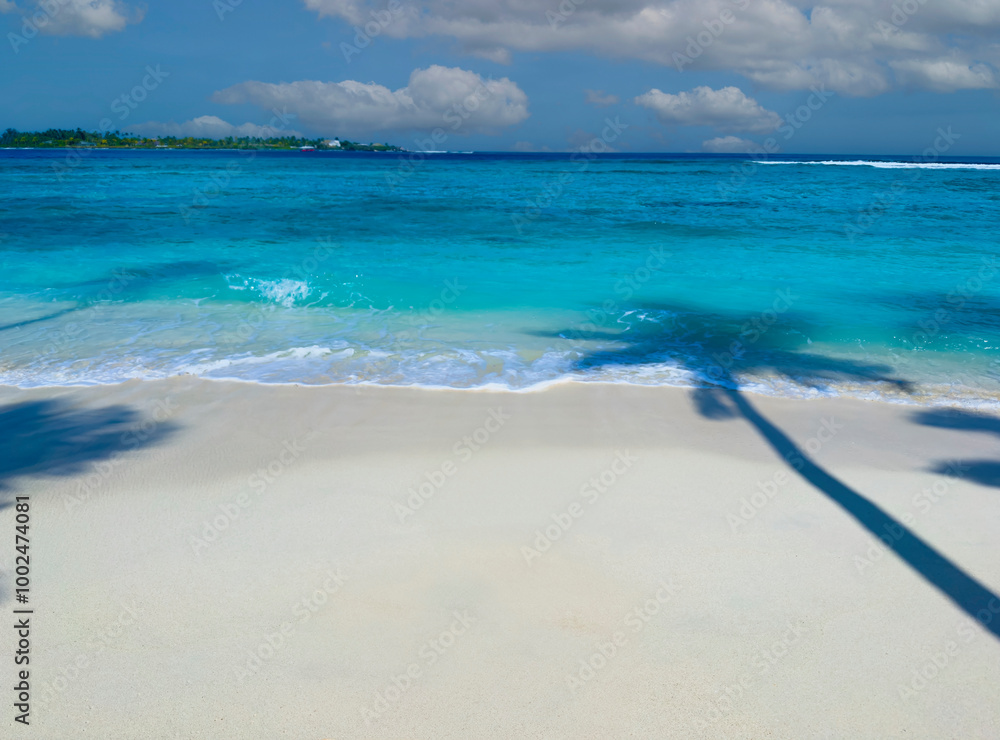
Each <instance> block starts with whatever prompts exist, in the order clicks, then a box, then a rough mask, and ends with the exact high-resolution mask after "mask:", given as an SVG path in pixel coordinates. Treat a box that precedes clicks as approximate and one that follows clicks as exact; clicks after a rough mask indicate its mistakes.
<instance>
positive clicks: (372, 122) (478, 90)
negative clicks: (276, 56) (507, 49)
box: [212, 65, 528, 135]
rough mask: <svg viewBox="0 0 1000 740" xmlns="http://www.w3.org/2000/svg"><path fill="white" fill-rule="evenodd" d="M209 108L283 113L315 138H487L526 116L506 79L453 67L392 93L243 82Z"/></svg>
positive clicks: (340, 85)
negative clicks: (380, 134)
mask: <svg viewBox="0 0 1000 740" xmlns="http://www.w3.org/2000/svg"><path fill="white" fill-rule="evenodd" d="M212 99H213V100H214V101H215V102H217V103H253V104H256V105H259V106H262V107H264V108H266V109H271V108H279V109H287V110H288V111H290V112H291V113H293V114H295V115H296V116H298V120H299V121H301V123H302V124H303V125H304V126H305V127H307V128H309V129H311V130H314V131H317V132H323V133H327V132H338V133H339V132H343V133H347V134H352V135H353V134H355V133H360V134H366V133H368V132H370V131H405V130H422V131H423V130H428V131H429V130H431V129H435V128H443V129H444V130H445V131H449V132H451V131H454V132H455V133H462V134H467V133H473V132H491V131H495V130H497V129H500V128H503V127H505V126H512V125H514V124H517V123H520V122H521V121H523V120H524V119H525V118H527V117H528V96H527V95H525V94H524V92H523V91H522V90H521V88H519V87H518V86H517V84H516V83H514V82H511V81H510V80H509V79H507V78H506V77H503V78H500V79H492V78H489V79H484V78H482V77H480V76H479V75H478V74H476V73H474V72H469V71H466V70H464V69H459V68H458V67H441V66H438V65H433V66H431V67H428V68H427V69H415V70H413V72H412V74H411V75H410V80H409V84H407V86H406V87H402V88H400V89H398V90H390V89H389V88H387V87H385V86H383V85H378V84H376V83H374V82H369V83H363V82H356V81H354V80H345V81H343V82H317V81H312V80H303V81H299V82H282V83H279V84H273V83H267V82H252V81H251V82H243V83H240V84H238V85H234V86H232V87H230V88H227V89H225V90H220V91H219V92H217V93H215V95H214V96H213V97H212Z"/></svg>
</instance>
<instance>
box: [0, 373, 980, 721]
mask: <svg viewBox="0 0 1000 740" xmlns="http://www.w3.org/2000/svg"><path fill="white" fill-rule="evenodd" d="M742 398H743V399H744V401H745V402H747V403H749V404H751V406H752V408H753V409H754V411H753V413H759V414H760V415H761V418H763V419H765V420H766V421H765V422H762V423H761V422H759V420H758V423H756V424H752V423H749V422H748V420H747V417H746V414H744V413H742V411H741V410H740V409H737V408H735V407H733V405H732V400H731V399H727V398H726V397H725V396H720V397H702V398H700V399H698V400H699V401H700V403H694V402H693V401H694V400H695V399H693V398H692V395H691V393H690V392H688V391H685V390H681V389H674V388H639V387H628V386H620V385H618V386H615V385H601V384H564V385H558V386H554V387H550V388H548V389H546V390H544V391H537V392H530V393H510V392H489V391H443V390H442V391H434V390H420V389H405V388H398V389H394V388H377V387H351V386H340V387H297V386H261V385H254V384H244V383H226V382H213V381H203V380H196V379H183V378H182V379H173V380H169V381H134V382H129V383H125V384H122V385H116V386H103V387H91V388H76V389H66V388H61V389H57V388H41V389H36V390H30V391H28V390H18V389H13V388H4V389H0V419H2V421H3V426H4V428H3V444H4V446H5V449H4V455H3V463H2V468H0V484H2V489H0V490H2V492H3V495H4V497H5V502H6V503H8V504H10V503H11V502H13V500H14V496H30V513H31V525H30V526H31V528H30V533H31V534H30V539H31V591H30V604H29V605H28V606H29V607H30V608H32V609H33V610H34V613H33V614H32V616H31V619H32V622H31V624H32V632H31V643H32V654H31V661H30V674H31V727H30V730H29V729H27V728H24V727H19V726H15V724H14V722H13V719H12V717H11V712H10V711H8V712H6V713H5V716H4V718H3V722H4V723H6V724H7V728H6V729H5V730H4V736H9V737H22V736H23V737H28V736H31V737H35V738H44V739H46V740H59V739H63V738H100V740H116V739H118V738H123V739H124V738H128V739H130V740H133V739H135V738H149V739H150V740H159V739H161V738H162V739H168V738H170V739H172V738H211V739H212V740H223V739H228V738H254V739H260V738H295V739H296V740H345V739H349V738H383V739H384V738H456V739H459V738H460V739H468V738H540V739H541V738H547V739H551V740H555V739H561V738H566V739H567V740H570V739H574V740H576V739H581V738H625V737H637V738H699V737H705V738H769V737H774V738H851V739H852V740H861V739H863V738H896V737H901V738H902V737H905V738H911V739H917V738H926V739H928V740H931V739H935V740H936V739H940V738H963V739H969V738H1000V701H998V687H1000V639H998V634H1000V600H995V601H993V602H990V600H989V595H991V594H996V593H1000V539H998V536H997V533H998V532H1000V489H998V488H997V487H996V486H995V485H990V482H991V481H990V478H989V476H988V474H984V473H983V471H984V470H986V471H989V470H991V468H989V465H990V464H993V465H995V464H996V461H997V460H1000V436H998V434H997V433H996V430H997V428H998V426H1000V422H998V421H997V420H996V419H992V420H990V419H988V418H987V417H975V416H972V415H969V414H964V415H959V416H957V417H955V419H957V420H958V421H956V422H955V423H952V421H950V420H949V419H950V417H947V415H946V414H945V412H943V411H935V410H929V409H927V408H926V407H923V408H922V407H917V406H904V405H891V404H883V403H875V402H862V401H850V400H839V399H838V400H832V399H831V400H826V399H823V400H808V401H807V400H788V399H774V398H764V397H752V396H744V397H742ZM762 424H763V426H762ZM767 425H773V429H775V430H779V432H775V433H774V435H773V436H772V437H771V438H770V440H769V439H768V435H767V434H766V433H762V429H772V427H769V426H767ZM779 434H780V435H784V437H783V438H784V439H785V440H787V441H790V442H791V443H793V444H794V445H795V446H796V449H798V450H799V451H800V452H803V451H804V452H807V453H809V461H806V462H802V461H801V460H800V461H798V462H797V461H796V460H795V459H793V457H787V458H786V456H785V455H784V454H782V453H783V450H785V449H786V447H787V446H786V447H783V446H782V445H784V444H785V442H783V441H781V439H780V438H779V436H778V435H779ZM776 439H777V440H778V441H776ZM991 461H992V463H991ZM813 463H815V464H816V465H817V466H819V468H821V472H822V473H823V474H825V475H828V476H830V477H831V478H832V479H835V481H837V485H842V486H844V487H845V488H846V489H848V490H849V491H851V492H853V495H856V496H857V497H858V498H853V497H852V495H851V494H843V493H842V489H838V488H836V486H835V485H834V484H829V483H828V480H829V479H828V478H823V476H822V475H820V474H819V473H816V470H815V469H814V468H813ZM949 465H951V467H950V468H949V467H948V466H949ZM803 473H805V474H806V475H807V476H808V475H812V478H813V482H810V481H809V480H807V479H806V478H805V477H803ZM817 481H818V482H817ZM825 481H826V482H825ZM824 487H826V488H829V489H831V490H823V489H824ZM833 489H836V490H833ZM838 497H839V502H838ZM859 501H860V502H861V503H859ZM845 502H846V505H845ZM864 502H868V503H864ZM871 505H874V507H876V508H872V507H871ZM873 512H874V513H873ZM879 512H881V513H879ZM879 517H883V518H882V519H879ZM879 521H884V522H889V525H888V527H887V528H886V529H885V531H884V532H883V533H882V534H883V536H884V537H885V539H886V540H887V541H889V542H890V543H891V544H892V545H893V548H896V547H897V546H899V548H900V549H901V550H903V551H905V552H904V555H905V556H900V555H899V554H897V553H896V552H895V549H889V548H887V547H886V546H885V545H884V544H882V543H880V542H879V541H878V540H876V539H875V535H874V534H873V533H872V532H871V531H870V527H869V528H866V526H865V524H864V522H868V523H869V524H870V523H871V522H879ZM897 523H903V524H906V525H907V526H908V527H909V528H910V530H912V533H913V534H905V535H904V534H902V531H903V530H900V529H896V527H897ZM14 527H15V511H14V507H13V506H11V505H8V506H7V507H6V508H4V509H3V510H2V511H0V535H2V540H3V541H4V542H7V543H8V545H7V546H5V547H4V548H3V550H2V551H0V563H2V564H3V566H4V569H5V570H6V572H7V574H8V575H7V577H6V578H5V580H4V582H3V589H2V599H3V602H4V605H5V607H6V608H7V610H8V617H7V619H8V620H9V619H10V610H11V609H13V608H18V606H17V605H16V604H15V602H14V596H13V594H14V581H13V575H12V573H13V564H14V555H15V553H14V549H13V540H14V537H13V532H14ZM914 535H915V536H916V537H918V538H919V540H920V542H921V543H922V544H921V545H920V546H919V547H917V548H916V549H915V550H914V549H912V548H911V549H909V550H907V549H906V547H903V546H902V545H900V544H899V543H900V542H904V541H905V542H908V541H909V540H912V539H913V538H914ZM928 552H930V553H932V554H933V557H930V556H928V555H927V553H928ZM906 553H908V555H907V554H906ZM914 553H915V554H914ZM908 558H909V560H908ZM935 558H937V559H935ZM942 563H943V565H942ZM942 574H943V575H942ZM955 574H961V577H962V578H964V579H966V581H962V582H963V583H966V586H955V589H954V590H955V593H952V594H950V595H949V594H948V593H947V591H948V588H947V585H946V587H945V588H944V589H942V587H941V585H942V584H941V582H940V581H941V578H946V579H947V578H953V576H954V577H957V576H955ZM954 583H957V581H954ZM969 584H972V585H969ZM976 584H978V585H976ZM963 589H964V590H963ZM977 589H979V590H977ZM959 591H960V592H961V593H959ZM984 594H986V597H985V602H983V598H984V596H983V595H984ZM977 599H979V601H977ZM983 603H985V611H982V612H976V604H983ZM991 603H992V605H993V608H994V609H995V611H993V612H991V611H990V608H991V607H990V604H991ZM970 610H971V611H972V612H973V613H970ZM977 613H978V614H979V616H978V618H977V616H976V614H977ZM11 638H12V631H11V630H10V629H7V630H5V636H4V638H3V639H4V641H5V642H6V641H9V640H10V639H11ZM4 665H5V667H4V670H3V682H4V685H5V686H6V687H7V690H8V693H7V702H6V704H7V705H8V706H9V705H10V704H11V696H12V694H11V692H10V688H11V687H12V686H13V682H14V681H16V676H15V672H14V670H15V666H14V665H13V664H12V663H11V662H10V661H9V660H8V661H5V663H4ZM8 733H10V734H8Z"/></svg>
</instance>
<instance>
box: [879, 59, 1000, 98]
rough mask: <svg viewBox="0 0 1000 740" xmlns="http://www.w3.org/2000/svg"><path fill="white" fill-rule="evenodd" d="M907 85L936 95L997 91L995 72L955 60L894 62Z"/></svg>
mask: <svg viewBox="0 0 1000 740" xmlns="http://www.w3.org/2000/svg"><path fill="white" fill-rule="evenodd" d="M890 66H891V67H892V69H893V70H894V71H895V73H896V78H897V79H898V80H899V81H900V82H902V83H903V84H907V85H912V86H914V87H924V88H927V89H929V90H934V91H936V92H955V91H956V90H976V89H984V88H992V87H997V81H996V78H995V77H994V75H993V70H991V69H990V68H989V67H987V66H986V65H985V64H971V65H970V64H966V63H965V62H961V61H957V60H955V59H907V60H904V61H898V62H890Z"/></svg>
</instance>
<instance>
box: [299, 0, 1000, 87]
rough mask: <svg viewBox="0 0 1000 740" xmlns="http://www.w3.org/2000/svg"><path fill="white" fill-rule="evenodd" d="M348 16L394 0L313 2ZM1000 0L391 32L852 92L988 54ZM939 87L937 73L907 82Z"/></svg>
mask: <svg viewBox="0 0 1000 740" xmlns="http://www.w3.org/2000/svg"><path fill="white" fill-rule="evenodd" d="M305 5H306V7H307V8H309V9H311V10H313V11H315V12H317V13H319V14H320V15H322V16H329V17H336V18H341V19H343V20H346V21H347V22H348V23H350V24H351V25H359V26H360V25H363V24H364V23H366V22H371V21H372V19H373V17H374V16H373V15H372V14H373V13H376V14H377V13H378V12H379V11H381V10H383V9H384V8H385V7H386V4H385V0H305ZM997 29H1000V0H947V1H946V2H944V1H942V2H932V1H931V0H909V1H908V2H905V3H904V2H901V0H825V1H824V2H823V3H822V4H813V3H809V2H806V0H588V1H587V2H579V0H577V1H576V2H568V1H567V0H542V1H541V2H532V1H530V0H469V1H468V2H455V1H454V0H407V2H405V3H403V4H402V5H401V6H400V9H399V10H398V11H397V12H396V13H394V14H393V18H392V20H391V22H389V23H387V24H386V25H385V27H384V29H383V30H382V33H383V34H384V35H385V36H388V37H393V38H419V37H429V36H438V37H443V38H450V39H453V40H455V42H456V45H457V48H458V50H459V51H462V52H465V53H468V54H472V55H476V56H480V57H485V58H488V59H493V60H495V61H499V62H507V61H509V55H510V52H511V51H512V50H513V51H527V52H540V51H542V52H544V51H568V50H576V51H585V52H591V53H597V54H603V55H606V56H609V57H618V58H623V57H624V58H635V59H641V60H644V61H650V62H654V63H657V64H662V65H667V66H671V67H675V68H677V69H678V70H684V69H688V68H691V69H706V70H729V71H735V72H737V73H739V74H742V75H744V76H746V77H748V78H749V79H751V80H753V81H755V82H757V83H759V84H762V85H766V86H769V87H773V88H776V89H785V90H799V89H807V88H809V87H810V86H812V85H819V84H824V85H827V86H828V87H829V88H830V89H832V90H834V91H835V92H838V93H842V94H847V95H877V94H880V93H882V92H885V91H886V90H888V89H890V88H891V83H892V80H891V77H890V76H887V74H886V71H887V65H889V64H891V63H892V62H904V63H905V62H911V61H926V60H927V59H932V58H934V57H941V56H947V55H948V54H949V53H950V52H951V51H952V50H958V49H959V47H961V48H962V49H963V50H965V51H966V52H968V53H970V54H972V56H973V57H974V58H978V59H986V60H988V61H991V62H992V63H993V64H996V63H997V62H996V60H994V59H992V58H990V57H988V56H987V55H986V51H987V50H988V49H989V48H990V45H991V44H995V37H996V33H995V32H996V30H997ZM924 83H926V84H927V85H928V86H929V89H934V90H936V89H938V87H936V85H937V83H936V81H935V77H934V76H930V77H920V76H911V78H910V84H924Z"/></svg>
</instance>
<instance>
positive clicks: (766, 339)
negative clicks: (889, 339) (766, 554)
mask: <svg viewBox="0 0 1000 740" xmlns="http://www.w3.org/2000/svg"><path fill="white" fill-rule="evenodd" d="M630 313H634V314H635V315H636V316H639V317H642V316H644V315H651V314H652V315H657V316H659V317H661V320H660V321H659V322H657V321H652V322H650V321H643V322H641V323H639V324H638V325H633V326H629V327H628V329H626V330H625V331H619V332H614V331H609V330H607V329H604V328H599V327H596V326H594V325H590V326H589V328H588V327H586V326H585V327H584V328H582V329H567V330H564V331H561V332H554V333H552V334H549V336H553V337H560V338H562V339H563V340H566V339H571V340H578V341H597V342H601V341H613V342H615V343H616V344H617V345H618V346H617V347H615V348H611V349H598V350H593V351H586V350H581V351H580V354H579V359H578V360H577V362H576V365H577V369H578V370H580V371H585V370H589V369H593V368H597V367H606V366H628V365H644V364H653V363H661V362H664V361H670V362H674V363H677V364H679V365H680V366H681V367H683V368H684V369H686V370H688V371H689V372H690V373H691V375H692V376H693V378H694V380H695V382H696V383H697V384H698V387H696V388H695V390H694V391H692V400H693V402H694V404H695V407H696V409H697V410H698V412H699V413H700V414H702V415H703V416H704V417H706V418H709V419H730V418H742V419H744V420H745V421H746V422H747V423H748V424H750V425H751V426H752V427H753V428H754V429H755V430H756V431H757V433H758V434H759V435H760V436H761V437H762V438H763V439H764V440H765V441H766V442H767V444H768V445H769V446H770V447H771V449H773V450H774V452H775V453H776V454H777V455H778V457H779V458H780V459H781V460H782V461H783V462H784V463H785V464H787V465H789V467H790V468H791V469H792V470H793V471H794V473H795V474H796V475H798V476H800V477H801V478H802V479H803V480H805V481H806V482H807V483H808V484H809V485H811V486H812V487H813V488H815V489H816V490H818V491H820V492H821V493H822V494H824V495H825V496H827V497H828V498H829V499H830V500H831V501H833V502H834V503H836V504H837V505H838V506H840V507H841V509H843V510H844V511H845V512H846V513H847V514H849V515H850V516H851V517H852V518H853V519H854V520H855V521H856V522H858V524H860V525H861V526H862V527H864V528H865V529H866V530H867V531H868V532H869V534H871V535H873V536H874V537H877V538H879V539H880V540H881V541H882V542H883V543H884V544H885V545H886V546H887V547H888V548H890V549H891V550H892V551H893V552H894V553H895V554H896V555H897V556H898V557H899V558H900V559H901V560H903V561H904V562H905V563H907V565H909V566H910V567H911V568H912V569H913V570H914V571H916V572H917V573H918V574H920V575H921V576H922V577H923V578H924V579H925V580H926V581H927V582H928V583H930V584H931V585H932V586H934V587H935V588H936V589H937V590H938V591H939V592H940V593H941V594H943V595H944V596H945V597H947V598H948V599H950V600H951V601H952V603H954V604H955V605H956V606H958V607H959V608H960V609H962V610H963V611H964V612H965V613H966V614H968V615H969V616H970V617H972V618H973V619H976V620H977V621H979V622H980V624H981V625H982V626H983V628H984V629H986V630H988V631H989V632H991V633H992V634H993V635H994V637H996V638H998V639H1000V619H994V618H992V612H991V611H990V606H991V605H992V606H994V609H995V608H997V606H1000V599H998V597H997V595H996V594H994V593H993V592H992V591H990V590H989V589H988V588H986V586H984V585H983V584H981V583H980V582H979V581H977V580H976V579H975V578H973V577H972V576H970V575H969V574H967V573H965V572H964V571H963V570H962V569H961V568H959V567H958V566H957V565H956V564H955V563H953V562H951V561H950V560H949V559H948V558H947V557H945V556H944V555H943V554H941V553H939V552H938V551H937V550H936V549H934V548H933V547H932V546H931V545H930V544H928V543H927V542H925V541H924V540H923V539H921V538H920V537H919V536H918V535H917V534H916V533H915V532H913V531H912V530H910V529H909V528H908V527H906V526H905V525H904V524H903V523H902V522H900V521H898V520H897V519H895V518H894V517H893V516H892V515H890V514H889V513H888V512H886V511H885V510H884V509H882V508H881V507H879V506H878V505H877V504H875V503H873V502H871V501H869V500H868V499H867V498H865V497H864V496H863V495H862V494H860V493H858V492H857V491H855V490H854V489H852V488H851V487H849V486H847V485H846V484H844V483H843V482H841V481H840V480H838V479H837V478H836V477H835V476H833V475H832V474H830V473H829V472H827V471H826V470H825V469H824V468H823V467H822V466H821V465H819V464H818V463H817V462H816V461H815V460H813V459H812V458H811V457H810V455H809V453H808V452H806V451H805V450H803V449H801V448H800V447H799V446H798V445H797V444H796V443H795V442H794V441H793V440H792V439H791V438H790V437H789V436H788V435H787V434H785V433H784V432H783V431H782V430H781V429H779V428H778V427H777V426H775V425H774V424H773V423H771V422H770V421H769V420H768V419H767V418H766V417H765V416H764V415H763V414H762V413H761V412H760V411H758V410H757V408H756V407H755V406H754V404H753V403H752V402H751V400H750V398H749V397H748V396H747V395H746V394H745V393H744V392H743V390H742V389H741V385H740V382H739V380H738V377H737V373H739V372H745V371H756V372H758V373H768V374H771V375H773V376H775V377H778V378H782V379H784V380H788V381H793V382H795V383H797V384H800V385H806V386H810V387H814V388H822V387H824V386H825V385H826V383H828V382H830V381H832V380H850V381H854V382H857V383H864V384H884V385H886V386H889V387H892V388H895V389H897V390H899V391H902V392H910V391H911V390H912V385H911V384H910V383H909V382H908V381H906V380H904V379H900V378H896V377H893V376H892V375H891V368H889V367H885V366H881V365H871V364H863V363H856V362H853V361H851V360H844V359H837V358H828V357H824V356H822V355H820V354H816V353H812V352H808V351H802V350H801V347H803V346H806V343H807V342H808V341H809V340H808V339H807V337H808V335H809V333H810V332H809V331H808V329H809V328H810V322H809V321H808V320H807V318H806V317H804V316H800V315H796V314H793V313H791V312H788V311H786V312H784V313H782V314H781V315H780V316H777V314H775V320H774V321H771V322H770V323H769V324H768V325H767V326H762V325H761V323H760V321H755V319H759V316H757V317H755V316H741V315H735V314H720V313H706V312H703V311H698V310H696V309H693V308H691V307H689V306H683V305H678V304H643V305H641V306H638V307H636V308H635V309H634V311H632V312H630ZM662 317H672V318H670V319H668V320H666V321H664V320H663V318H662ZM619 324H620V322H619ZM813 328H815V327H813ZM637 329H638V330H637ZM799 336H800V337H801V339H799V338H797V337H799ZM792 461H794V463H793V462H792ZM983 614H985V615H986V616H985V617H981V615H983Z"/></svg>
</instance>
